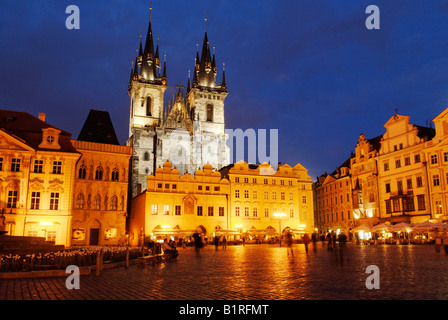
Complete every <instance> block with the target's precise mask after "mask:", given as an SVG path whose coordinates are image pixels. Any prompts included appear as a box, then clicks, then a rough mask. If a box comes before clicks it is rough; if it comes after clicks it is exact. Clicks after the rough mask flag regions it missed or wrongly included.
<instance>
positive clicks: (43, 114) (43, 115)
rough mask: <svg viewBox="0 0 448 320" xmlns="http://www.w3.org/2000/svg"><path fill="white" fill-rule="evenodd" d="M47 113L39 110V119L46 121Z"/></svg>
mask: <svg viewBox="0 0 448 320" xmlns="http://www.w3.org/2000/svg"><path fill="white" fill-rule="evenodd" d="M45 117H46V116H45V113H43V112H39V120H40V121H43V122H45Z"/></svg>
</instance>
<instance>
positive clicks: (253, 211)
mask: <svg viewBox="0 0 448 320" xmlns="http://www.w3.org/2000/svg"><path fill="white" fill-rule="evenodd" d="M252 216H254V217H258V208H257V207H253V208H252Z"/></svg>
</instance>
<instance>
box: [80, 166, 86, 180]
mask: <svg viewBox="0 0 448 320" xmlns="http://www.w3.org/2000/svg"><path fill="white" fill-rule="evenodd" d="M86 170H87V169H86V166H85V165H81V167H79V170H78V178H79V179H85V178H86V172H87V171H86Z"/></svg>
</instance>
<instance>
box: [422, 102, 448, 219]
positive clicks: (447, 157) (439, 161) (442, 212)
mask: <svg viewBox="0 0 448 320" xmlns="http://www.w3.org/2000/svg"><path fill="white" fill-rule="evenodd" d="M433 122H434V124H435V136H434V138H433V139H432V140H431V141H428V142H426V144H425V149H424V150H423V151H424V153H425V159H426V163H427V170H428V185H429V190H430V195H431V197H430V205H431V218H432V219H436V220H438V221H443V222H445V221H447V220H448V211H447V208H448V143H447V142H448V108H447V109H445V110H444V111H443V112H441V113H440V114H439V115H438V116H437V117H436V118H434V120H433Z"/></svg>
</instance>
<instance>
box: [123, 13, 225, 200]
mask: <svg viewBox="0 0 448 320" xmlns="http://www.w3.org/2000/svg"><path fill="white" fill-rule="evenodd" d="M216 76H217V67H216V60H215V54H214V52H213V54H211V50H210V45H209V41H208V35H207V31H205V35H204V41H203V46H202V52H201V55H200V56H199V50H198V51H197V54H196V58H195V66H194V71H193V79H190V74H189V75H188V85H187V88H186V92H184V91H183V89H185V88H184V87H182V86H180V85H179V86H176V88H177V90H176V94H175V95H174V96H173V97H172V99H170V100H169V101H168V102H166V101H165V91H166V89H167V88H168V79H167V72H166V57H164V61H163V65H162V63H161V61H160V57H159V46H158V45H157V47H156V49H155V50H154V39H153V33H152V25H151V14H150V17H149V27H148V32H147V36H146V41H145V43H144V44H143V43H142V41H140V47H139V50H138V56H137V57H136V63H135V65H134V66H133V68H132V70H131V76H130V81H129V87H128V94H129V97H130V117H129V139H128V141H127V145H128V146H131V147H132V148H133V155H132V158H131V168H130V170H131V179H130V181H131V187H130V188H131V196H132V197H135V196H137V195H139V194H141V193H142V192H143V191H144V190H146V187H147V186H146V181H147V178H148V176H149V175H150V174H154V173H155V171H156V169H157V168H159V167H162V166H163V164H164V163H165V162H166V161H168V160H169V161H170V162H171V163H172V164H173V166H175V167H176V168H177V169H178V170H179V172H180V175H183V174H184V173H187V172H192V173H194V172H195V171H197V170H198V169H199V168H202V167H204V166H205V165H206V164H210V165H211V166H212V167H214V168H221V167H223V166H225V165H228V164H229V163H230V150H229V148H228V147H227V146H226V139H227V136H226V134H225V118H224V101H225V98H226V96H227V95H228V92H227V86H226V82H225V71H224V68H223V74H222V82H221V84H217V82H216Z"/></svg>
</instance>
